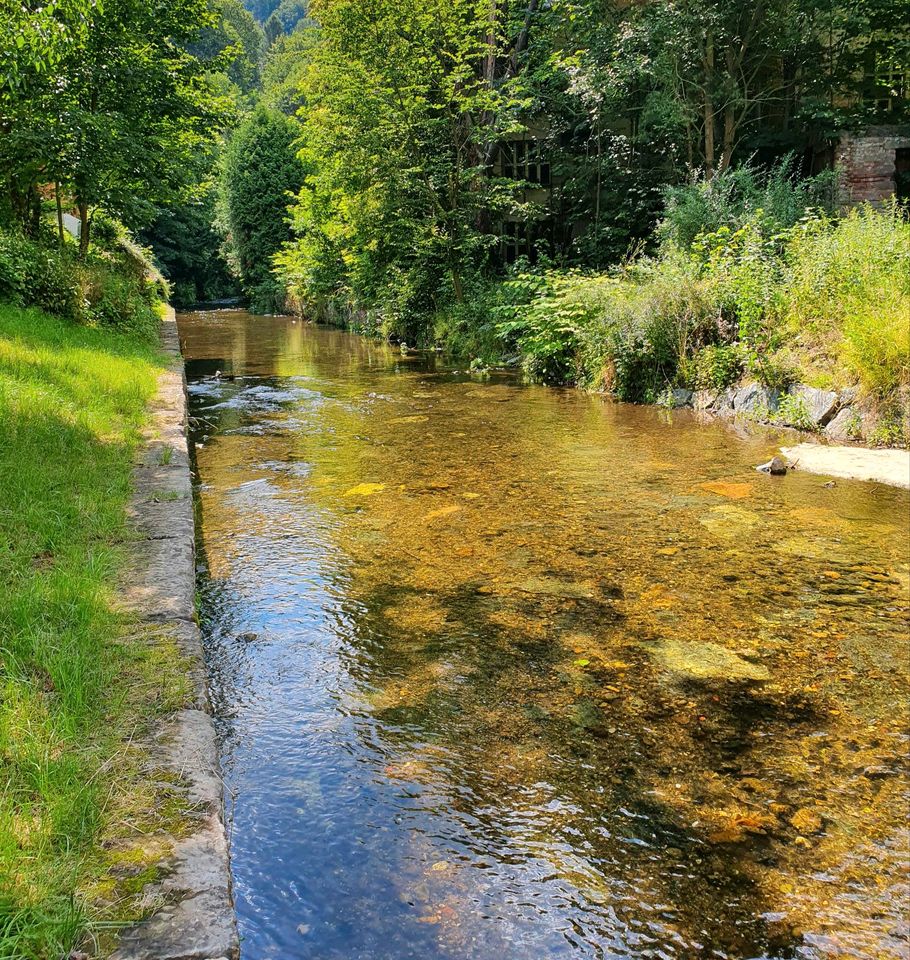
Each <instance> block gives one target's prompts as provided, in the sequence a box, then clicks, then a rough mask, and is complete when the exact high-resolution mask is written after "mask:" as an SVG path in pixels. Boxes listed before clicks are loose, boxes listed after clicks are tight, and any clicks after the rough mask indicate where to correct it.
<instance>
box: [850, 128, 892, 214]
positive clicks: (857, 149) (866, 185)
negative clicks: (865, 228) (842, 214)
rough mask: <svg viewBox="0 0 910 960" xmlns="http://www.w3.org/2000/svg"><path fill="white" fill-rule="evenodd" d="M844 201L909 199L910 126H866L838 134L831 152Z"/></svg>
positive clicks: (851, 202)
mask: <svg viewBox="0 0 910 960" xmlns="http://www.w3.org/2000/svg"><path fill="white" fill-rule="evenodd" d="M835 166H836V169H837V170H838V172H839V174H840V187H841V197H842V200H843V202H844V203H845V204H856V203H865V202H870V203H882V202H883V201H885V200H887V199H889V198H890V197H893V196H895V195H896V196H898V197H899V198H900V199H902V200H907V199H910V128H908V127H902V126H887V127H867V128H865V129H863V130H859V131H852V132H844V133H842V134H841V137H840V140H839V142H838V145H837V148H836V151H835Z"/></svg>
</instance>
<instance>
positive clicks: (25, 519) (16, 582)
mask: <svg viewBox="0 0 910 960" xmlns="http://www.w3.org/2000/svg"><path fill="white" fill-rule="evenodd" d="M158 363H159V359H158V355H157V352H156V350H155V349H154V348H153V347H152V346H151V345H150V343H149V341H148V340H147V339H139V338H136V337H134V336H127V335H122V334H118V333H114V332H112V331H110V330H104V329H90V328H86V327H80V326H76V325H74V324H72V323H71V322H68V321H65V320H62V319H56V318H52V317H50V316H48V315H47V314H45V313H42V312H40V311H38V310H36V309H24V308H19V307H13V306H9V305H3V304H0V583H2V584H3V590H2V592H0V685H2V692H3V698H2V703H0V957H3V958H12V957H16V958H22V960H32V958H34V960H38V958H40V960H48V958H54V960H56V958H58V957H62V956H66V955H67V954H68V952H69V950H70V949H71V948H72V947H73V945H74V941H75V938H76V936H77V934H78V932H79V930H80V929H81V927H82V925H83V922H84V917H83V915H82V909H81V907H80V904H79V901H78V899H77V898H76V897H75V891H76V890H77V887H78V878H79V875H80V870H81V868H82V864H83V861H84V858H85V857H86V856H87V855H88V854H89V853H90V851H91V849H92V844H93V841H94V840H95V837H96V832H97V830H98V826H99V821H100V817H101V814H102V809H103V803H104V798H105V791H106V789H107V784H106V778H105V775H104V770H105V764H106V763H107V762H108V761H109V759H110V755H111V751H112V750H113V749H114V745H113V742H112V730H113V727H114V726H115V724H113V723H112V718H113V717H114V714H115V713H116V710H117V709H118V708H117V698H118V696H119V695H120V694H119V692H118V691H120V687H121V685H122V683H123V680H122V679H118V672H119V670H120V668H121V667H122V664H123V659H122V653H121V648H120V646H119V640H120V638H121V635H122V631H123V623H122V621H121V620H120V619H119V618H118V616H117V615H116V614H115V613H114V612H113V611H112V608H111V602H110V601H111V585H112V582H113V579H114V576H115V574H116V571H117V568H118V563H119V559H120V554H119V549H120V547H119V545H120V544H121V542H122V540H123V537H124V532H125V530H124V507H125V503H126V500H127V497H128V495H129V491H130V473H131V465H132V458H133V453H134V450H135V447H136V444H137V442H138V439H139V430H140V427H141V424H142V422H143V419H144V416H145V407H146V403H147V401H148V399H149V398H150V396H151V395H152V393H153V391H154V388H155V382H156V370H157V364H158Z"/></svg>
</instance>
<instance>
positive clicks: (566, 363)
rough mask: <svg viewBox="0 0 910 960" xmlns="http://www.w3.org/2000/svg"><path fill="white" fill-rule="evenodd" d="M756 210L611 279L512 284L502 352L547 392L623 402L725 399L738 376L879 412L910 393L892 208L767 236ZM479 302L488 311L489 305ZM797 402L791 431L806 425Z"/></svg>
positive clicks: (521, 279) (897, 217) (900, 240)
mask: <svg viewBox="0 0 910 960" xmlns="http://www.w3.org/2000/svg"><path fill="white" fill-rule="evenodd" d="M767 223H768V220H767V218H766V217H765V216H764V212H763V211H762V210H761V209H757V210H756V211H754V214H753V216H752V218H751V219H749V220H747V221H746V222H745V223H744V224H743V226H741V227H740V228H739V229H737V230H731V229H730V228H728V227H726V226H724V227H721V228H720V229H717V230H715V231H714V232H713V233H710V234H702V235H700V236H698V237H697V238H696V240H695V242H694V243H693V245H692V248H691V250H690V251H689V252H687V253H683V252H680V251H678V250H676V249H675V247H674V246H673V245H672V244H667V245H666V246H665V248H664V250H663V252H662V253H661V254H660V256H658V257H657V258H654V259H647V258H644V259H640V260H638V261H636V262H633V263H632V264H630V265H629V266H627V267H626V268H625V269H624V270H623V271H622V272H621V273H619V274H618V275H616V276H611V275H605V274H594V275H585V274H583V273H561V272H558V271H557V272H554V271H548V272H543V273H519V274H518V275H517V276H516V277H515V278H514V279H513V280H511V281H510V282H509V283H508V284H506V288H507V289H509V290H510V291H511V299H510V300H508V301H506V302H505V303H501V304H500V305H499V306H497V307H496V311H497V314H498V316H499V317H500V323H499V327H498V331H499V333H500V336H501V337H502V338H503V340H504V343H505V348H506V349H508V348H509V347H510V346H513V347H514V348H516V349H518V351H519V352H520V353H521V356H522V359H523V362H524V366H525V369H526V370H527V371H528V372H529V373H530V374H531V375H532V376H535V377H538V378H541V379H545V380H550V381H553V382H560V383H562V382H566V381H574V380H577V381H579V382H582V383H585V384H587V385H589V386H593V387H602V388H606V389H609V390H611V391H612V392H613V393H614V394H615V395H616V396H618V397H619V398H620V399H623V400H633V401H649V402H654V401H656V400H657V399H658V398H659V397H660V396H661V395H662V393H663V392H664V391H665V390H666V388H667V387H668V386H672V385H674V384H676V383H684V384H686V385H687V386H689V387H691V388H693V389H723V388H724V387H727V386H729V385H731V384H732V383H733V382H735V380H736V379H737V378H738V377H739V375H740V374H741V373H742V372H746V373H748V374H749V375H751V376H752V377H755V378H757V379H759V380H760V381H761V382H763V383H765V384H766V385H768V386H771V387H775V388H782V387H784V386H786V385H787V383H789V382H792V381H795V380H802V381H804V382H813V381H816V380H819V379H824V380H825V382H827V383H829V384H830V383H832V382H835V383H839V384H840V385H842V386H847V385H852V384H856V383H858V384H859V385H860V386H861V387H862V388H863V389H864V391H865V392H866V393H867V394H868V395H869V396H870V397H872V398H874V399H875V400H876V401H877V402H878V404H879V405H880V407H881V409H883V410H886V411H887V410H890V409H896V408H897V407H898V406H899V402H900V400H899V398H900V396H901V392H902V391H906V390H907V389H908V388H910V223H908V220H907V217H906V214H905V212H904V211H902V210H901V209H900V208H899V207H897V206H893V207H891V208H886V209H875V208H872V207H865V208H861V209H858V210H853V211H851V212H850V213H848V214H847V215H846V216H844V217H842V218H840V219H838V220H833V219H830V218H829V217H827V216H825V215H811V214H809V215H807V216H806V217H805V218H804V219H803V220H802V221H800V222H799V223H797V224H796V225H795V226H792V227H790V228H789V229H787V230H784V231H783V232H781V233H779V234H777V235H775V236H768V235H766V234H765V233H763V230H764V229H766V226H767ZM488 302H490V303H493V302H495V301H494V300H492V299H490V298H489V297H488ZM801 402H802V401H800V400H799V399H798V398H795V397H791V398H788V399H785V400H784V402H783V403H784V412H785V414H786V417H785V419H786V420H787V422H790V423H795V424H797V425H800V426H805V427H807V428H808V426H809V418H808V414H807V413H806V412H805V410H803V409H800V403H801Z"/></svg>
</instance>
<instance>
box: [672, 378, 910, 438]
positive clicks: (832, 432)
mask: <svg viewBox="0 0 910 960" xmlns="http://www.w3.org/2000/svg"><path fill="white" fill-rule="evenodd" d="M667 405H668V406H672V407H677V408H678V407H691V408H692V409H694V410H696V411H700V412H703V413H710V414H714V415H716V416H721V417H738V418H742V419H745V420H750V421H752V422H754V423H766V424H769V425H773V426H778V427H791V428H793V429H796V430H802V431H806V432H808V433H813V434H816V435H819V436H821V437H823V438H825V439H827V440H831V441H833V442H835V443H847V442H867V443H880V442H883V441H884V442H885V443H888V442H889V441H892V440H893V435H894V433H895V428H898V429H897V431H896V432H898V433H901V432H902V434H903V435H904V436H907V435H908V424H907V423H906V421H907V419H908V410H907V409H906V408H905V410H904V413H903V417H902V419H903V421H905V422H904V423H903V424H900V423H894V422H892V421H889V420H887V419H885V418H882V417H881V416H880V415H878V414H877V413H876V411H874V410H872V409H871V408H869V407H868V406H866V405H864V404H863V403H862V402H861V401H860V400H859V399H858V396H857V391H856V390H844V391H841V392H839V393H838V392H835V391H833V390H820V389H818V388H817V387H810V386H806V385H805V384H795V385H793V386H791V387H789V388H788V389H787V390H776V389H773V388H771V387H765V386H762V385H761V384H758V383H747V384H742V385H739V386H734V387H728V388H726V389H725V390H695V391H693V390H685V389H676V390H673V391H671V393H670V394H669V395H668V397H667ZM901 427H902V430H901V429H900V428H901Z"/></svg>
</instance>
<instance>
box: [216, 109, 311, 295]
mask: <svg viewBox="0 0 910 960" xmlns="http://www.w3.org/2000/svg"><path fill="white" fill-rule="evenodd" d="M297 135H298V129H297V127H296V125H295V124H294V122H293V121H291V120H290V119H289V118H288V117H286V116H285V115H284V114H282V113H279V112H278V111H276V110H270V109H269V108H267V107H265V106H259V107H257V108H256V110H255V111H254V112H253V113H252V114H251V115H250V116H249V117H248V118H247V119H246V120H245V121H244V122H243V123H242V124H241V125H240V127H239V128H238V129H237V130H236V131H235V132H234V134H233V135H232V136H231V138H230V140H229V141H228V145H227V149H226V150H225V155H224V161H223V167H222V174H221V207H222V216H221V223H222V228H223V230H224V231H225V234H226V247H227V252H228V257H229V261H230V262H231V264H232V266H233V267H234V270H235V273H236V274H237V276H239V278H240V281H241V284H242V286H243V289H244V292H245V293H246V294H247V296H248V297H249V298H250V305H251V307H252V308H253V309H254V310H255V311H257V312H261V313H269V312H273V311H275V310H277V309H280V308H281V307H282V305H283V302H284V293H283V290H282V288H281V287H280V285H279V283H278V281H277V280H276V279H275V277H274V276H273V273H272V267H273V257H274V256H275V254H276V253H277V252H278V251H279V250H280V249H281V247H282V245H283V244H284V243H286V242H287V241H288V240H289V239H290V236H291V233H290V228H289V226H288V213H287V208H288V204H289V203H290V200H291V198H292V197H293V195H294V194H296V193H297V191H299V190H300V187H301V184H302V183H303V177H304V167H303V166H302V164H301V162H300V160H299V159H298V158H297V154H296V148H295V140H296V138H297Z"/></svg>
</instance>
